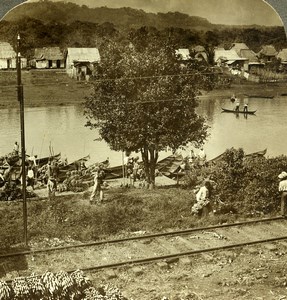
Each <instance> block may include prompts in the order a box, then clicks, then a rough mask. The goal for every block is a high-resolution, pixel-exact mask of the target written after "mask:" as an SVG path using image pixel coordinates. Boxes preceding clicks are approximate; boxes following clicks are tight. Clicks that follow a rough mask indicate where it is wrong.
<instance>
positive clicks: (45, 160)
mask: <svg viewBox="0 0 287 300" xmlns="http://www.w3.org/2000/svg"><path fill="white" fill-rule="evenodd" d="M60 158H61V152H60V153H58V154H55V155H50V156H47V157H42V158H37V159H36V163H37V165H38V166H39V167H42V166H44V165H46V164H47V163H48V162H49V161H53V160H55V161H57V160H59V159H60Z"/></svg>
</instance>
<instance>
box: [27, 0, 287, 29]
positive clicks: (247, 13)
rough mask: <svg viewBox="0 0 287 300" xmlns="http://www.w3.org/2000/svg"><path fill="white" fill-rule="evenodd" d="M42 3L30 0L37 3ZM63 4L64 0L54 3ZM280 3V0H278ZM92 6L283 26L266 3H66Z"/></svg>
mask: <svg viewBox="0 0 287 300" xmlns="http://www.w3.org/2000/svg"><path fill="white" fill-rule="evenodd" d="M37 1H39V0H28V1H27V2H37ZM52 1H62V0H52ZM277 1H278V0H277ZM65 2H74V3H76V4H78V5H87V6H89V7H100V6H107V7H112V8H118V7H124V6H126V7H132V8H136V9H143V10H144V11H146V12H153V13H157V12H164V13H165V12H169V11H179V12H182V13H186V14H188V15H191V16H200V17H203V18H206V19H208V21H210V22H211V23H214V24H227V25H251V24H258V25H267V26H274V25H275V26H277V25H279V26H282V25H283V23H282V20H281V19H280V17H279V15H278V14H277V13H276V11H275V10H274V9H273V7H272V6H270V5H269V4H268V3H267V2H265V1H263V0H69V1H67V0H65Z"/></svg>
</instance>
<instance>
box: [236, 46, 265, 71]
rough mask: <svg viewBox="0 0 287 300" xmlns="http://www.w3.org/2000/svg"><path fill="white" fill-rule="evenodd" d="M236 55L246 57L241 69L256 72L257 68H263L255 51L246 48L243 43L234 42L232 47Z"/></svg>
mask: <svg viewBox="0 0 287 300" xmlns="http://www.w3.org/2000/svg"><path fill="white" fill-rule="evenodd" d="M231 49H233V50H235V51H236V53H237V54H238V56H240V57H241V58H246V61H244V66H243V69H244V71H246V72H248V73H256V72H257V70H258V69H261V68H264V65H265V64H264V63H261V62H260V61H259V59H258V57H257V56H256V53H255V52H254V51H252V50H251V49H249V48H248V46H247V45H246V44H245V43H234V44H233V46H232V48H231Z"/></svg>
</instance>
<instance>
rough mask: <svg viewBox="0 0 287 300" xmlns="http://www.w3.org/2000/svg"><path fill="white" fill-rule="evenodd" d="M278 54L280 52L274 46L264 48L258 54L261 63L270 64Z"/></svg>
mask: <svg viewBox="0 0 287 300" xmlns="http://www.w3.org/2000/svg"><path fill="white" fill-rule="evenodd" d="M277 54H278V52H277V51H276V49H275V48H274V46H273V45H265V46H262V49H261V50H260V51H259V52H258V54H257V56H258V57H259V59H260V61H261V62H263V63H268V62H271V61H272V59H274V58H275V57H276V55H277Z"/></svg>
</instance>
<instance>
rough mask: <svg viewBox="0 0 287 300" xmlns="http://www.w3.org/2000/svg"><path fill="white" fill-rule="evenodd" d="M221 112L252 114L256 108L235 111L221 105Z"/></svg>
mask: <svg viewBox="0 0 287 300" xmlns="http://www.w3.org/2000/svg"><path fill="white" fill-rule="evenodd" d="M221 109H222V112H228V113H234V114H249V115H254V114H255V113H256V110H248V111H243V110H238V111H235V110H234V109H227V108H223V107H221Z"/></svg>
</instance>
